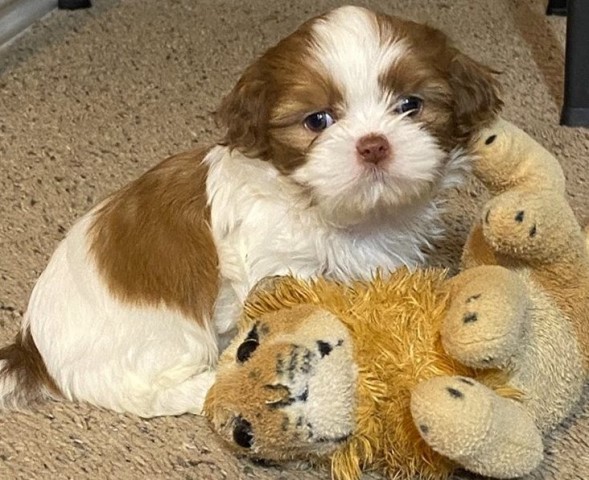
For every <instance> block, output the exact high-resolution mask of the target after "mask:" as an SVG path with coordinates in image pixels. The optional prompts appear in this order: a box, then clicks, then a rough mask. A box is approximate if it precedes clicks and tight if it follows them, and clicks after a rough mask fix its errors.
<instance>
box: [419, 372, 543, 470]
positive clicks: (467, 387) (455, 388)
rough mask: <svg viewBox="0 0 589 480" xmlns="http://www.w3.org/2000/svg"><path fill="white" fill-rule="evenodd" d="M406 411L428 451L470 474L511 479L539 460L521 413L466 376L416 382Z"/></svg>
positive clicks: (535, 433)
mask: <svg viewBox="0 0 589 480" xmlns="http://www.w3.org/2000/svg"><path fill="white" fill-rule="evenodd" d="M411 413H412V415H413V420H414V422H415V425H416V426H417V428H418V429H419V432H420V434H421V436H422V437H423V439H424V440H425V441H426V442H427V443H428V445H429V446H430V447H432V448H433V449H434V450H435V451H436V452H438V453H440V454H441V455H444V456H446V457H448V458H450V459H451V460H453V461H455V462H457V463H459V464H460V465H461V466H463V467H464V468H466V469H467V470H470V471H472V472H475V473H478V474H481V475H488V476H490V477H495V478H514V477H519V476H522V475H525V474H527V473H529V472H531V471H532V470H534V469H535V468H536V467H537V466H538V465H539V463H540V461H541V460H542V456H543V446H542V436H541V434H540V432H539V430H538V429H537V428H536V425H535V424H534V422H533V420H532V418H531V417H530V415H528V413H527V412H526V410H525V409H524V408H523V407H522V406H521V405H520V404H518V403H517V402H516V401H515V400H509V399H506V398H503V397H500V396H499V395H497V394H496V393H495V392H493V391H492V390H491V389H489V388H487V387H486V386H484V385H482V384H480V383H478V382H476V381H475V380H472V379H470V378H464V377H436V378H433V379H431V380H427V381H425V382H422V383H420V384H419V385H418V386H417V387H416V388H415V390H414V391H413V392H412V395H411Z"/></svg>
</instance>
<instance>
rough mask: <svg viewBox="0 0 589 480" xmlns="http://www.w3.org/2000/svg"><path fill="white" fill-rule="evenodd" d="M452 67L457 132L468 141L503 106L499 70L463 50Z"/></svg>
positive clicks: (490, 120)
mask: <svg viewBox="0 0 589 480" xmlns="http://www.w3.org/2000/svg"><path fill="white" fill-rule="evenodd" d="M449 70H450V71H449V74H450V79H449V82H450V88H451V89H452V93H453V96H454V119H455V123H456V130H457V135H458V136H459V137H460V138H463V139H464V140H467V139H469V138H470V137H472V135H473V134H474V133H476V132H477V131H478V130H480V129H481V128H482V127H484V126H486V125H487V124H489V123H490V122H492V121H493V120H494V119H495V118H496V116H497V115H498V114H499V112H500V111H501V108H502V107H503V102H502V100H501V98H500V94H501V87H500V84H499V81H498V80H497V74H498V72H496V71H494V70H492V69H490V68H488V67H486V66H484V65H482V64H480V63H478V62H477V61H475V60H473V59H472V58H470V57H468V56H466V55H464V54H462V53H460V52H457V53H456V55H455V56H454V58H453V59H452V61H451V62H450V67H449Z"/></svg>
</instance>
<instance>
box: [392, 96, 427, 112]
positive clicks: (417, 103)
mask: <svg viewBox="0 0 589 480" xmlns="http://www.w3.org/2000/svg"><path fill="white" fill-rule="evenodd" d="M422 108H423V100H422V99H421V98H419V97H415V96H413V95H409V96H407V97H401V99H400V100H399V103H398V104H397V107H396V108H395V111H396V112H397V113H407V115H408V116H410V117H412V116H413V115H416V114H417V113H419V112H420V111H421V109H422Z"/></svg>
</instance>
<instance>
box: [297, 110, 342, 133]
mask: <svg viewBox="0 0 589 480" xmlns="http://www.w3.org/2000/svg"><path fill="white" fill-rule="evenodd" d="M303 123H304V125H305V127H307V128H308V129H309V130H311V131H312V132H321V131H323V130H325V129H326V128H329V127H331V126H332V125H333V124H334V123H335V120H334V119H333V117H332V116H331V114H330V113H329V112H315V113H312V114H311V115H309V116H308V117H307V118H305V121H304V122H303Z"/></svg>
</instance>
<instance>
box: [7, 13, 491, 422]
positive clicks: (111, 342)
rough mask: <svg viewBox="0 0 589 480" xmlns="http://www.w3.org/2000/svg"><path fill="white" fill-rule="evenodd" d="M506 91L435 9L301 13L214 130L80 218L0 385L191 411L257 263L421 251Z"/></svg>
mask: <svg viewBox="0 0 589 480" xmlns="http://www.w3.org/2000/svg"><path fill="white" fill-rule="evenodd" d="M500 106H501V101H500V99H499V97H498V85H497V82H496V80H495V79H494V77H493V74H492V72H491V71H490V70H489V69H487V68H485V67H483V66H481V65H480V64H478V63H477V62H476V61H474V60H472V59H470V58H468V57H467V56H465V55H463V54H462V53H460V52H459V51H458V50H456V49H455V48H454V47H452V46H451V45H450V44H449V41H448V39H447V38H446V36H445V35H444V34H443V33H441V32H439V31H437V30H435V29H433V28H430V27H427V26H424V25H419V24H416V23H413V22H409V21H405V20H401V19H399V18H395V17H390V16H387V15H382V14H378V13H374V12H371V11H368V10H365V9H363V8H358V7H342V8H339V9H336V10H333V11H331V12H329V13H327V14H325V15H322V16H319V17H316V18H313V19H311V20H310V21H308V22H307V23H305V24H303V25H302V26H301V27H300V28H299V29H298V30H297V31H295V32H294V33H293V34H291V35H290V36H288V37H287V38H285V39H284V40H282V41H281V42H280V43H278V44H277V45H276V46H275V47H273V48H271V49H270V50H268V51H267V52H266V53H265V54H264V55H263V56H262V57H261V58H259V59H258V60H257V61H255V62H254V63H253V64H252V65H251V66H250V67H249V68H248V69H247V70H246V71H245V73H244V74H243V76H242V77H241V78H240V79H239V81H238V83H237V85H236V86H235V88H234V89H233V90H232V91H231V92H230V93H229V95H228V96H227V97H226V98H225V99H224V101H223V102H222V104H221V106H220V109H219V110H218V119H219V121H220V123H221V124H222V126H223V127H224V130H223V131H224V136H223V138H222V140H221V141H220V142H219V143H218V144H217V145H215V146H213V147H211V148H209V149H206V150H201V151H193V152H189V153H184V154H180V155H177V156H174V157H172V158H169V159H167V160H165V161H163V162H162V163H161V164H160V165H158V166H156V167H155V168H153V169H152V170H150V171H148V172H147V173H145V174H144V175H143V176H142V177H140V178H139V179H138V180H136V181H134V182H133V183H131V184H130V185H128V186H127V187H126V188H123V189H122V190H121V191H119V192H117V193H115V194H114V195H112V196H111V197H109V198H107V199H106V200H104V201H103V202H102V203H101V204H99V205H98V206H96V207H95V208H94V209H93V210H92V211H91V212H89V213H88V214H86V215H85V216H84V217H82V218H81V220H79V221H78V223H77V224H76V225H74V227H73V228H72V229H71V231H70V232H69V233H68V234H67V236H66V238H65V239H64V240H63V241H62V243H61V244H60V245H59V246H58V248H57V250H56V252H55V253H54V255H53V256H52V258H51V260H50V261H49V264H48V266H47V268H46V270H45V271H44V272H43V274H42V275H41V277H40V278H39V280H38V282H37V284H36V286H35V287H34V290H33V292H32V295H31V299H30V303H29V306H28V309H27V312H26V314H25V318H24V322H23V325H22V329H21V332H20V334H19V335H18V337H17V339H16V341H15V343H14V344H13V345H11V346H8V347H5V348H4V349H3V350H1V351H0V404H1V405H3V406H4V407H5V408H10V407H13V408H14V407H16V408H19V407H23V406H26V405H27V404H30V403H31V402H33V401H35V400H40V399H42V398H44V397H57V398H66V399H72V400H73V399H75V400H80V401H87V402H90V403H93V404H95V405H99V406H101V407H106V408H109V409H113V410H116V411H127V412H131V413H134V414H137V415H140V416H142V417H152V416H158V415H176V414H182V413H185V412H200V411H201V407H202V403H203V399H204V396H205V394H206V391H207V389H208V387H209V386H210V384H211V383H212V381H213V379H214V365H215V362H216V360H217V357H218V355H219V351H220V349H221V348H222V347H223V344H224V342H225V341H226V340H227V338H229V337H230V336H231V333H232V331H233V329H234V326H235V321H236V318H237V316H238V315H239V312H240V308H241V302H242V301H243V300H244V298H245V296H246V294H247V292H248V291H249V290H250V288H251V287H252V286H253V285H254V284H255V283H256V282H257V281H258V280H260V279H261V278H263V277H266V276H269V275H281V274H286V273H289V272H291V273H293V274H295V275H298V276H300V277H310V276H313V275H326V276H328V277H331V278H335V279H339V280H346V279H350V278H363V277H368V276H370V274H371V273H372V272H374V271H375V269H377V268H382V269H384V270H390V269H395V268H397V267H399V266H400V265H408V266H414V265H417V264H420V263H421V262H422V261H423V260H424V256H423V253H422V251H423V247H424V246H426V245H427V242H428V239H429V238H430V235H431V234H432V232H435V231H436V228H437V227H436V221H435V220H436V215H437V213H436V211H437V209H436V200H435V198H436V195H437V194H438V192H439V191H440V190H441V189H442V188H444V187H445V186H447V185H449V184H452V183H453V182H454V181H455V180H456V178H457V175H456V174H455V170H456V168H455V167H456V165H457V164H459V163H460V158H462V157H463V153H464V146H465V145H466V144H467V142H468V140H469V138H470V137H471V136H472V134H473V133H474V132H476V131H477V130H478V129H479V128H481V127H482V126H483V125H485V124H486V123H488V122H490V121H491V120H492V119H493V118H494V117H495V116H496V114H497V113H498V111H499V109H500Z"/></svg>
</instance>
